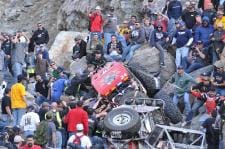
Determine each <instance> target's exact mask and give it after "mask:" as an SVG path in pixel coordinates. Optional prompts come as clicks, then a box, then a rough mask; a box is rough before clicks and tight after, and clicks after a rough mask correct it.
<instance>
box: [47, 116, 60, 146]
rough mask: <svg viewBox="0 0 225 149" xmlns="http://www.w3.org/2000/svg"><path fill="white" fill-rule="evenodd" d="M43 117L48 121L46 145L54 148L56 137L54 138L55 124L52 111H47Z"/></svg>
mask: <svg viewBox="0 0 225 149" xmlns="http://www.w3.org/2000/svg"><path fill="white" fill-rule="evenodd" d="M45 119H46V121H47V123H48V125H47V126H48V127H47V136H48V137H47V147H50V148H56V144H57V142H56V141H57V138H56V126H55V123H54V122H53V113H52V112H47V113H46V115H45Z"/></svg>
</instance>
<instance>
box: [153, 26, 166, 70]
mask: <svg viewBox="0 0 225 149" xmlns="http://www.w3.org/2000/svg"><path fill="white" fill-rule="evenodd" d="M168 42H169V37H168V35H167V33H166V32H163V27H162V25H161V24H159V25H157V27H156V29H155V30H154V31H153V33H152V36H151V39H150V44H151V46H154V47H156V48H157V49H158V50H159V60H160V66H161V67H165V63H164V51H166V50H165V49H164V48H165V46H166V44H167V43H168Z"/></svg>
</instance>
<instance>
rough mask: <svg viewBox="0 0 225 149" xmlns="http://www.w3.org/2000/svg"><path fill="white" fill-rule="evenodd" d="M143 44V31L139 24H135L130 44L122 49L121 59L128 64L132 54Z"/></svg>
mask: <svg viewBox="0 0 225 149" xmlns="http://www.w3.org/2000/svg"><path fill="white" fill-rule="evenodd" d="M144 42H145V30H144V28H143V27H142V26H141V24H140V22H136V23H135V29H134V30H133V31H132V32H131V44H130V45H129V46H128V47H127V48H126V49H124V50H125V51H123V59H125V60H126V62H129V61H130V60H131V58H132V57H133V55H134V52H135V51H136V50H137V49H139V48H140V47H141V46H142V45H143V44H144Z"/></svg>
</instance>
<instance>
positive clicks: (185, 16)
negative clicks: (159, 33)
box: [181, 1, 198, 29]
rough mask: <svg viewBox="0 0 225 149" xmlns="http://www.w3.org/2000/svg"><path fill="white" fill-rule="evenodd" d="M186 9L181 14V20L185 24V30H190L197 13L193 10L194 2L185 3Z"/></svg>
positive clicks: (194, 22)
mask: <svg viewBox="0 0 225 149" xmlns="http://www.w3.org/2000/svg"><path fill="white" fill-rule="evenodd" d="M185 4H186V8H185V9H184V10H183V12H182V16H181V18H182V20H183V21H184V22H185V24H186V27H187V29H192V28H193V27H194V25H195V24H196V19H195V17H196V16H197V15H198V12H197V11H196V9H195V2H194V1H192V2H190V1H186V3H185Z"/></svg>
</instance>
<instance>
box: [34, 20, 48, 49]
mask: <svg viewBox="0 0 225 149" xmlns="http://www.w3.org/2000/svg"><path fill="white" fill-rule="evenodd" d="M37 27H38V29H37V30H36V31H34V34H33V36H32V39H33V40H34V42H35V44H36V45H40V44H48V42H49V35H48V31H47V30H46V29H45V28H44V27H43V25H42V24H41V23H38V24H37Z"/></svg>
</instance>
